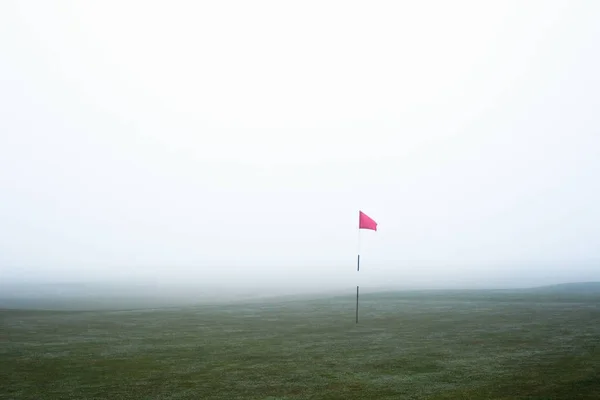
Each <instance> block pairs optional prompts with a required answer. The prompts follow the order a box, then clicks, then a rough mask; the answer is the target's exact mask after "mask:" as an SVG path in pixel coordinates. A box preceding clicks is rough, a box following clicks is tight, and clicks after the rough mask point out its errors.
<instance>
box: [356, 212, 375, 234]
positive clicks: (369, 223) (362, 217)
mask: <svg viewBox="0 0 600 400" xmlns="http://www.w3.org/2000/svg"><path fill="white" fill-rule="evenodd" d="M358 229H370V230H373V231H376V230H377V222H375V221H374V220H373V219H372V218H371V217H369V216H368V215H367V214H365V213H364V212H362V211H359V214H358Z"/></svg>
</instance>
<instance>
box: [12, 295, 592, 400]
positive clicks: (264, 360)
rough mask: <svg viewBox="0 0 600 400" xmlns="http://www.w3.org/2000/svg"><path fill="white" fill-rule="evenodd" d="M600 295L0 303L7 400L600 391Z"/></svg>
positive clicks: (539, 395) (540, 395)
mask: <svg viewBox="0 0 600 400" xmlns="http://www.w3.org/2000/svg"><path fill="white" fill-rule="evenodd" d="M599 305H600V297H597V296H594V295H587V296H573V295H569V294H560V295H556V294H553V295H545V294H543V293H512V294H511V293H501V292H423V293H395V294H379V295H374V294H372V295H364V296H362V299H361V322H360V324H359V325H358V326H357V325H355V324H354V302H353V298H352V297H351V296H349V297H346V298H334V299H321V300H295V301H279V302H263V303H258V302H256V303H252V304H230V305H221V306H214V305H212V306H197V307H188V308H179V309H162V310H146V311H93V312H84V311H76V312H73V311H72V312H66V311H63V312H54V311H22V310H21V311H18V310H3V311H0V329H1V330H0V398H2V399H50V398H52V399H271V400H275V399H403V398H406V399H566V398H578V399H600V308H599V307H598V306H599Z"/></svg>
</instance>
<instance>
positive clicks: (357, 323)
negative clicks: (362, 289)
mask: <svg viewBox="0 0 600 400" xmlns="http://www.w3.org/2000/svg"><path fill="white" fill-rule="evenodd" d="M356 323H357V324H358V286H356Z"/></svg>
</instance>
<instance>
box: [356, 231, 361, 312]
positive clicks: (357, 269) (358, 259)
mask: <svg viewBox="0 0 600 400" xmlns="http://www.w3.org/2000/svg"><path fill="white" fill-rule="evenodd" d="M357 253H358V257H357V258H356V272H358V271H360V227H359V228H358V251H357ZM356 323H357V324H358V285H356Z"/></svg>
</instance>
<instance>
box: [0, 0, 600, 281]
mask: <svg viewBox="0 0 600 400" xmlns="http://www.w3.org/2000/svg"><path fill="white" fill-rule="evenodd" d="M598 21H600V2H597V1H592V0H590V1H573V0H570V1H547V0H544V1H468V2H467V1H455V2H447V1H390V2H375V1H368V2H367V1H364V2H351V1H339V2H333V1H314V2H311V1H302V2H287V1H270V2H266V1H252V2H249V1H239V2H232V1H204V2H200V1H188V2H184V1H162V2H158V1H154V2H151V1H125V0H118V1H117V0H114V1H76V0H74V1H42V0H40V1H16V0H15V1H11V0H4V1H2V2H0V279H3V280H19V279H21V280H23V279H25V280H52V281H74V280H75V281H76V280H90V279H93V280H107V279H108V280H110V279H120V280H126V281H127V280H134V279H145V280H158V281H163V282H165V281H169V282H171V281H172V282H203V283H205V284H208V283H210V282H218V283H223V282H227V283H228V284H229V283H230V284H232V285H259V284H264V283H265V282H268V283H269V284H277V285H284V284H285V285H289V284H296V285H304V284H308V282H314V284H323V283H324V282H328V283H333V282H335V284H336V285H338V286H348V287H350V288H351V287H352V286H351V285H354V284H356V283H357V282H361V283H362V284H364V285H366V286H368V285H376V284H384V283H385V284H398V285H403V284H404V285H413V284H414V285H425V286H442V285H455V286H464V287H467V286H472V285H476V284H479V285H484V286H506V285H513V286H514V285H529V284H537V283H540V284H543V283H551V282H559V281H580V280H600V211H598V207H599V205H600V120H599V114H598V110H600V97H599V96H600V95H599V93H600V74H599V72H598V71H600V23H598ZM358 210H363V211H364V212H366V213H367V214H368V215H370V216H371V217H372V218H374V219H375V220H376V221H377V222H378V223H379V231H378V232H371V231H364V232H363V233H362V236H363V241H362V249H361V252H362V260H363V264H362V268H361V272H360V275H357V273H356V271H355V262H356V252H357V239H358V234H357V223H358Z"/></svg>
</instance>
